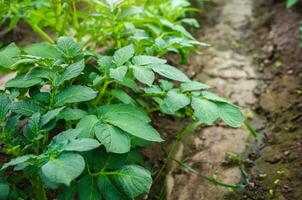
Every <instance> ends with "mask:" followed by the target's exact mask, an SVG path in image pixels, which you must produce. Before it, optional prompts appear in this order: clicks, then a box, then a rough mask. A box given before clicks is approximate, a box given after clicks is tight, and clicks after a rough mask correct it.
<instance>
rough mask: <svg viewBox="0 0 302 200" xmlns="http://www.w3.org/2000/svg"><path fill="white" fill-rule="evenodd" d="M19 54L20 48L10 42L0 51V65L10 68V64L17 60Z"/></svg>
mask: <svg viewBox="0 0 302 200" xmlns="http://www.w3.org/2000/svg"><path fill="white" fill-rule="evenodd" d="M19 56H20V49H19V48H18V47H17V46H16V45H15V43H11V44H10V45H8V46H7V47H5V48H4V49H3V50H1V51H0V66H1V67H4V68H8V69H11V66H12V65H13V64H14V63H15V62H16V61H17V60H18V57H19Z"/></svg>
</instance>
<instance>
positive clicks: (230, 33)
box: [166, 0, 258, 200]
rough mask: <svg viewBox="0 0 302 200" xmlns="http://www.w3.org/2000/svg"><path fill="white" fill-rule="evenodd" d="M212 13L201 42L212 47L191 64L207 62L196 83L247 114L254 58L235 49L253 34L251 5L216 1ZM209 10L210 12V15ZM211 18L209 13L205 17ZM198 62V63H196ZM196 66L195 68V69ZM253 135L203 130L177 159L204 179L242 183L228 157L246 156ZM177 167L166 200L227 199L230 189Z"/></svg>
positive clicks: (245, 1)
mask: <svg viewBox="0 0 302 200" xmlns="http://www.w3.org/2000/svg"><path fill="white" fill-rule="evenodd" d="M214 3H215V6H214V7H213V8H212V9H211V11H210V12H213V15H215V14H216V13H219V16H218V17H217V15H216V19H215V20H217V21H216V22H214V24H215V25H214V26H211V25H206V26H205V27H204V29H203V32H204V35H205V36H202V37H201V38H199V39H200V40H201V41H207V42H208V43H209V44H210V45H211V47H210V48H208V49H206V50H203V51H202V55H199V57H198V58H197V57H195V58H193V61H192V60H191V61H190V62H191V63H194V62H196V59H198V63H195V64H201V63H202V64H203V65H204V66H203V70H202V71H201V73H200V74H197V75H196V78H195V79H196V80H198V81H202V82H205V83H207V84H209V85H211V86H214V87H215V90H216V92H217V93H218V94H220V95H221V96H223V97H226V98H227V99H229V100H231V101H232V102H233V103H236V104H238V105H240V106H241V107H242V108H243V110H244V112H245V114H246V115H249V114H250V113H252V112H251V110H250V109H249V108H251V106H252V105H253V104H255V103H256V97H255V95H254V93H253V90H254V89H255V88H256V86H257V78H258V77H257V74H256V73H255V67H254V66H253V65H254V64H253V59H252V58H251V57H250V56H249V55H246V54H244V53H241V52H238V51H237V48H238V45H240V43H241V41H242V40H244V37H245V36H246V34H247V33H248V32H249V31H251V27H250V26H249V24H250V23H251V22H252V21H253V4H252V3H253V2H252V1H250V0H215V1H214ZM206 12H207V11H206ZM207 15H211V13H207ZM194 59H195V60H194ZM193 68H194V66H193ZM249 138H250V136H249V135H248V134H247V131H246V130H245V129H244V128H239V129H232V128H229V127H226V126H224V125H222V124H220V125H217V126H214V127H209V128H205V129H203V130H202V131H200V132H199V133H197V134H195V135H194V136H192V137H190V138H187V140H186V141H185V142H184V143H182V144H181V145H180V146H179V148H178V151H177V152H176V153H175V156H176V158H177V159H179V160H184V161H185V162H186V163H187V164H189V165H190V166H192V167H194V169H196V170H197V171H198V172H200V173H201V174H203V175H207V176H211V177H212V176H213V175H214V174H217V175H218V178H219V180H221V181H223V182H227V183H238V182H239V181H240V179H241V172H240V169H239V167H237V166H232V167H226V166H225V164H226V157H227V154H228V153H230V152H231V153H235V154H239V155H241V154H243V153H244V152H245V151H246V149H247V144H248V141H249ZM176 169H177V168H176V166H175V165H173V164H172V165H171V166H170V171H169V173H168V174H169V175H168V176H167V179H166V182H167V184H166V185H167V199H169V200H176V199H179V200H188V199H192V200H193V199H198V200H203V199H204V200H211V199H223V196H224V195H225V194H226V193H227V192H228V190H226V189H224V188H221V187H218V186H215V185H213V184H211V183H208V182H206V181H204V180H202V179H200V177H199V176H197V175H192V174H186V173H177V170H176Z"/></svg>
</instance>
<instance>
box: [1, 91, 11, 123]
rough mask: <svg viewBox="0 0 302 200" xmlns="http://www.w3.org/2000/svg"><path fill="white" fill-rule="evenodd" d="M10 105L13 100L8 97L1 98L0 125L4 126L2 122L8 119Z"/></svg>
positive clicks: (2, 96)
mask: <svg viewBox="0 0 302 200" xmlns="http://www.w3.org/2000/svg"><path fill="white" fill-rule="evenodd" d="M10 104H11V100H10V99H9V96H8V95H1V96H0V124H2V122H3V121H4V119H5V118H6V115H7V113H8V111H9V108H10Z"/></svg>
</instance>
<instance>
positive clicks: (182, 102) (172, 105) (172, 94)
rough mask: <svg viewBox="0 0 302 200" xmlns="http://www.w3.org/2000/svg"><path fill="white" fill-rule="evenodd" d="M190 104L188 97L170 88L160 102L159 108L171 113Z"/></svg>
mask: <svg viewBox="0 0 302 200" xmlns="http://www.w3.org/2000/svg"><path fill="white" fill-rule="evenodd" d="M189 104H190V98H189V97H187V96H186V95H185V94H181V93H178V92H176V91H175V90H170V91H169V92H168V94H167V96H166V98H165V99H164V100H163V101H162V103H161V104H160V109H161V111H163V112H164V113H166V114H173V113H175V112H176V111H178V110H179V109H181V108H183V107H185V106H187V105H189Z"/></svg>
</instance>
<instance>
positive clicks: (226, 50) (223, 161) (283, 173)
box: [0, 0, 302, 200]
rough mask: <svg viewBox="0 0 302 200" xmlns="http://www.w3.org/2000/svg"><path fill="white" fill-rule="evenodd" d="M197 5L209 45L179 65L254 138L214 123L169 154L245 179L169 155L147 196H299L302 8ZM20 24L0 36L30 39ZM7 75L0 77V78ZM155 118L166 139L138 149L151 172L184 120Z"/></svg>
mask: <svg viewBox="0 0 302 200" xmlns="http://www.w3.org/2000/svg"><path fill="white" fill-rule="evenodd" d="M203 9H204V12H203V14H200V16H199V18H200V23H201V25H202V26H201V28H200V29H199V30H198V31H196V32H195V36H196V37H197V38H198V39H199V40H200V41H205V42H207V43H209V44H210V45H211V46H210V47H209V48H203V49H200V53H199V54H192V56H191V57H190V58H189V60H188V63H187V64H186V65H182V66H181V67H180V68H181V69H182V70H183V71H185V72H186V73H187V74H188V76H190V77H191V78H193V79H195V80H198V81H201V82H204V83H207V84H208V85H211V86H213V87H214V89H213V91H215V92H216V93H218V94H220V95H221V96H223V97H225V98H227V99H229V100H230V101H232V102H233V103H236V104H238V105H240V106H241V107H242V108H243V112H244V114H245V116H246V118H247V119H248V122H249V123H250V124H251V125H252V126H253V128H254V129H255V130H256V131H257V133H258V138H257V140H255V139H254V138H253V137H252V136H251V135H250V134H249V133H248V131H247V130H246V129H245V128H244V127H242V128H239V129H232V128H229V127H227V126H225V125H224V124H223V123H217V124H216V125H215V126H213V127H203V128H198V129H197V130H195V131H194V133H192V134H190V135H189V136H188V137H185V138H184V139H183V140H182V141H180V142H176V144H177V147H176V150H175V151H173V158H174V159H177V160H181V161H183V162H185V163H186V164H188V165H189V166H190V167H192V168H193V169H194V170H196V171H197V172H198V173H200V174H202V175H206V176H209V177H212V176H213V175H216V176H217V178H218V179H219V180H220V181H222V182H225V183H230V184H239V183H244V180H246V178H249V184H248V186H247V187H245V188H244V189H241V190H235V191H230V190H229V189H227V188H224V187H221V186H217V185H214V184H213V183H210V182H207V181H205V180H204V179H201V178H200V176H199V175H197V174H192V173H190V172H188V171H187V170H185V169H183V168H180V167H179V166H178V165H177V164H176V163H175V162H174V161H170V162H169V163H168V167H167V169H166V170H165V171H164V173H162V175H161V176H160V177H159V179H157V180H156V182H155V183H154V185H153V188H152V191H151V194H150V196H149V198H148V199H168V200H216V199H218V200H221V199H229V200H236V199H238V200H239V199H249V200H258V199H259V200H260V199H263V200H265V199H281V200H284V199H286V200H299V199H302V172H301V170H300V169H301V167H302V157H301V155H302V65H301V63H302V48H301V42H300V38H299V24H300V22H301V21H302V17H301V13H302V11H301V10H302V9H301V8H299V6H298V7H297V8H294V9H286V6H285V2H284V1H281V0H280V1H273V0H266V1H263V0H212V1H209V2H206V3H205V7H204V8H203ZM24 31H25V32H26V30H22V31H21V33H20V30H19V31H18V30H16V33H14V34H13V35H12V36H9V35H8V34H7V35H6V36H7V37H10V38H4V37H2V38H1V40H2V41H4V42H5V43H7V41H9V40H14V41H18V43H20V44H26V43H28V42H31V41H33V40H34V41H36V40H35V38H36V37H30V38H28V39H26V38H24V37H21V36H22V35H23V32H24ZM25 32H24V33H25ZM20 35H21V36H20ZM24 35H28V34H24ZM11 37H16V38H11ZM168 59H169V60H170V62H172V63H175V64H178V57H177V56H175V55H168ZM6 79H7V77H3V78H0V85H1V83H3V82H5V80H6ZM153 119H154V122H153V123H154V126H155V128H157V129H158V130H159V132H160V133H161V134H162V137H163V138H164V139H165V141H166V142H164V143H161V144H151V145H150V146H149V147H148V148H147V149H144V150H143V153H144V155H145V157H146V163H151V164H150V165H151V166H150V167H151V168H152V169H153V170H154V173H155V174H156V172H158V170H159V169H160V167H161V166H162V165H163V163H164V161H165V158H166V156H167V151H168V149H169V147H171V145H172V144H174V143H175V140H174V138H175V135H176V134H177V133H178V132H179V131H180V130H182V129H183V128H184V127H186V125H187V124H188V123H189V122H188V120H187V119H179V118H175V117H167V116H163V115H160V114H157V113H155V114H154V115H153ZM173 141H174V142H173ZM229 153H233V154H236V155H238V158H240V160H241V161H242V162H243V163H244V166H245V170H246V171H247V172H248V177H246V176H243V174H242V172H241V170H240V168H239V166H238V165H236V164H234V163H231V162H230V161H229V160H228V159H227V157H228V154H229ZM0 160H2V158H0ZM163 191H164V192H163ZM160 193H161V194H160Z"/></svg>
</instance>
